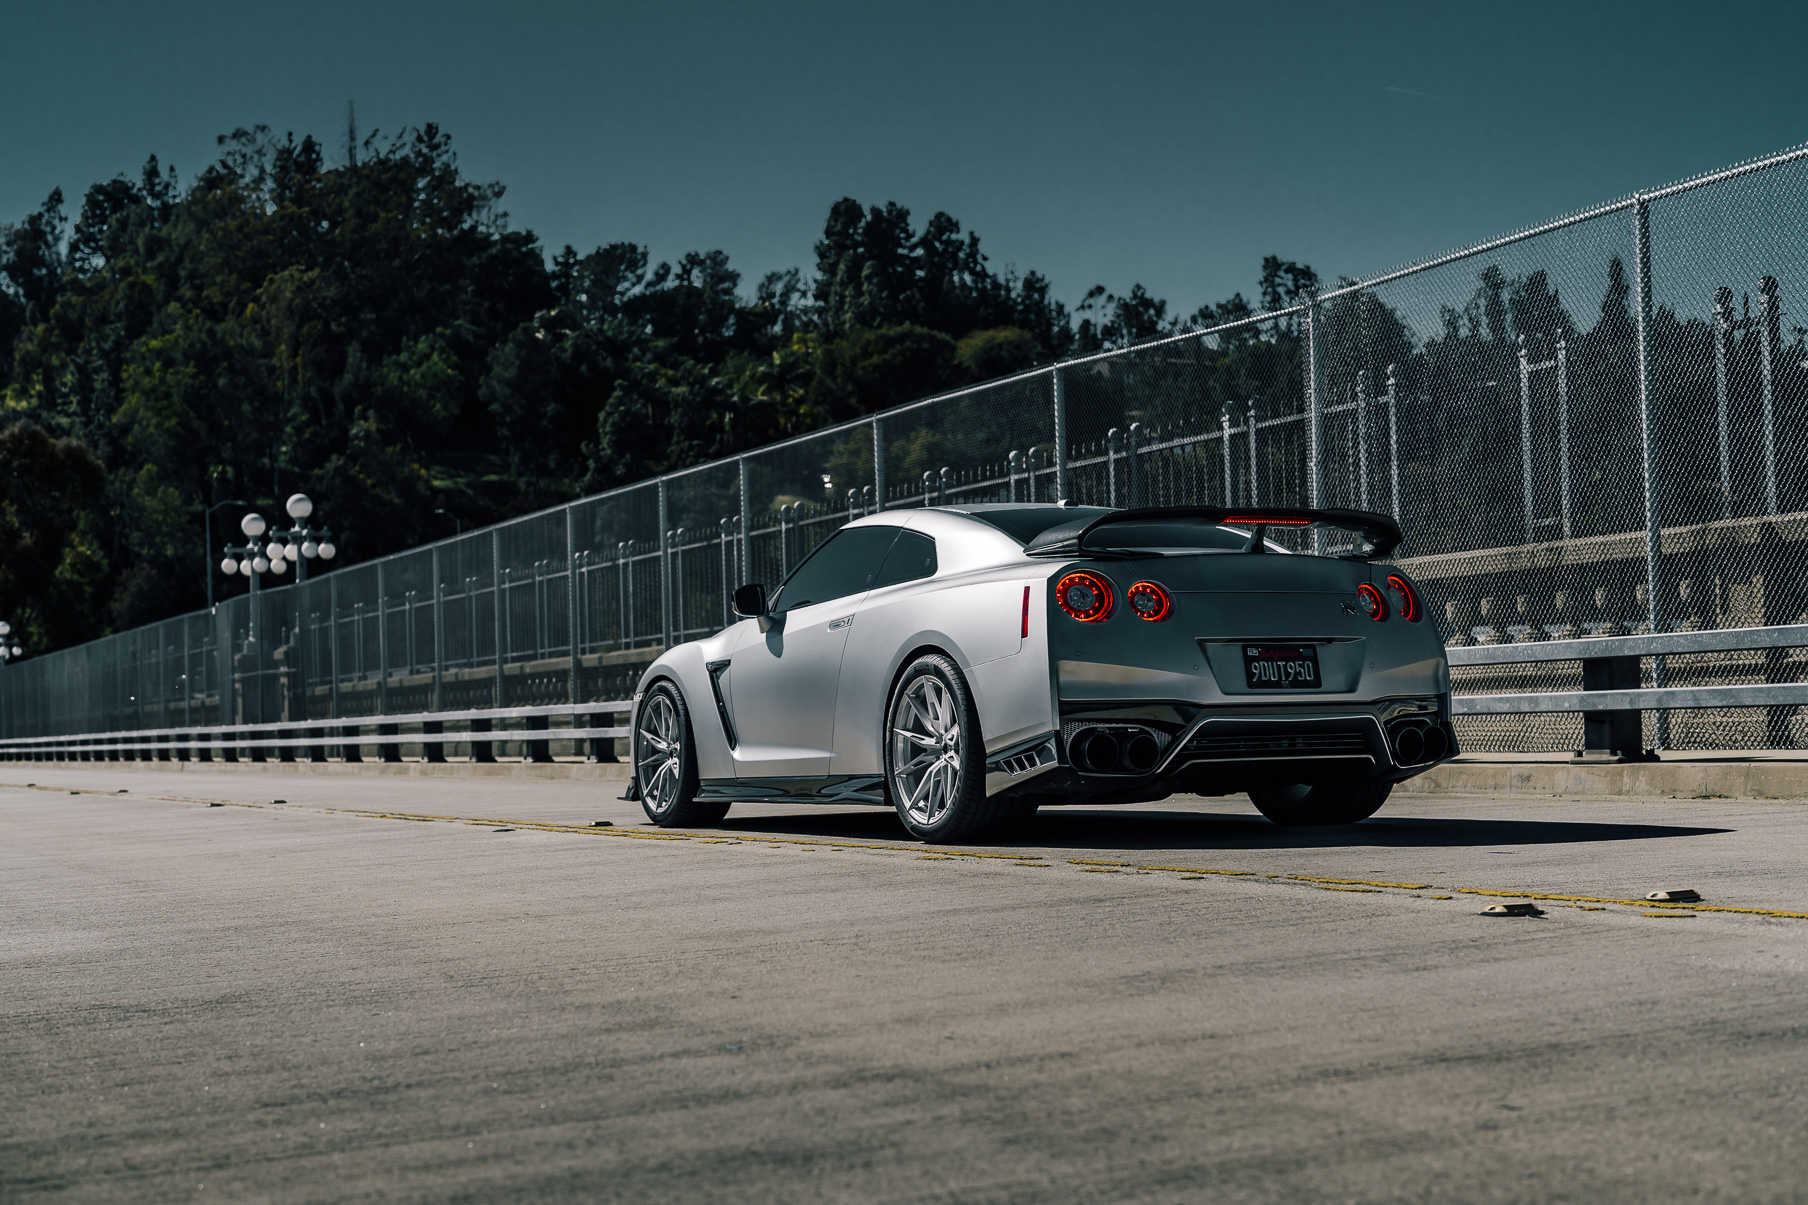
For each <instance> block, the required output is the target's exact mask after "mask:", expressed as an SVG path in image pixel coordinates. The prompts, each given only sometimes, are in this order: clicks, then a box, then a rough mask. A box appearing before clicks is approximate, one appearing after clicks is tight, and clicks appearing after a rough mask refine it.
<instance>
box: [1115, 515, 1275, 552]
mask: <svg viewBox="0 0 1808 1205" xmlns="http://www.w3.org/2000/svg"><path fill="white" fill-rule="evenodd" d="M1270 530H1271V531H1272V529H1270ZM1248 544H1249V533H1248V532H1247V531H1237V530H1236V529H1234V528H1230V527H1223V526H1220V525H1219V524H1217V523H1208V522H1205V521H1204V520H1195V521H1189V520H1186V519H1150V520H1147V521H1144V522H1132V523H1107V524H1105V526H1103V527H1101V528H1099V529H1098V530H1096V531H1094V532H1092V533H1091V534H1090V535H1088V536H1087V537H1086V541H1085V545H1084V546H1085V547H1086V548H1087V549H1093V550H1101V551H1102V550H1106V549H1109V550H1111V551H1113V552H1199V551H1202V550H1203V551H1212V552H1240V551H1242V550H1243V549H1244V548H1245V547H1247V546H1248Z"/></svg>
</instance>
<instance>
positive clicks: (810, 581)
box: [772, 527, 898, 611]
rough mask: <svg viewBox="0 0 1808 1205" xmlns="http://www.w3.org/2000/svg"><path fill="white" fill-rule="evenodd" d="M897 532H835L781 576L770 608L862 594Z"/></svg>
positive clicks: (782, 608)
mask: <svg viewBox="0 0 1808 1205" xmlns="http://www.w3.org/2000/svg"><path fill="white" fill-rule="evenodd" d="M897 534H898V529H897V528H896V527H852V528H843V529H842V530H840V531H838V532H836V533H835V534H834V535H832V536H830V537H829V538H828V539H826V540H824V541H823V542H822V543H821V544H819V545H817V547H816V551H815V552H812V553H811V554H810V555H809V556H807V557H805V558H804V563H803V564H801V565H799V566H798V567H797V568H796V569H795V570H793V571H792V573H791V576H790V577H788V578H786V579H785V584H784V585H783V586H781V587H779V592H778V594H777V596H776V597H774V598H773V600H772V609H773V610H774V611H789V610H792V609H793V608H796V607H806V606H809V605H810V604H811V603H824V602H831V601H833V600H835V599H837V598H846V597H847V596H848V595H850V594H864V593H865V592H866V591H867V590H868V589H869V588H870V587H871V586H872V584H873V578H874V576H875V575H877V574H878V572H879V566H880V565H881V564H883V563H884V561H885V553H886V551H887V550H888V549H889V548H890V547H891V542H892V540H893V539H894V538H896V536H897Z"/></svg>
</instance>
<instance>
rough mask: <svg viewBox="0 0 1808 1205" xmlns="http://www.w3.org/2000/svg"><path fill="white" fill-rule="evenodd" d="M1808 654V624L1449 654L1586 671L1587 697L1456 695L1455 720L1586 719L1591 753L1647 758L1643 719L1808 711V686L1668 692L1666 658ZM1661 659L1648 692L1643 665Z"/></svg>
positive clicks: (1457, 660) (1460, 663) (1454, 659)
mask: <svg viewBox="0 0 1808 1205" xmlns="http://www.w3.org/2000/svg"><path fill="white" fill-rule="evenodd" d="M1802 647H1808V624H1787V625H1781V626H1776V627H1762V628H1720V629H1707V630H1703V631H1693V632H1659V633H1653V634H1649V635H1642V636H1586V637H1582V638H1580V639H1573V640H1539V641H1531V642H1528V643H1524V644H1486V645H1474V646H1466V647H1460V648H1453V649H1448V650H1446V654H1445V655H1446V656H1447V657H1448V658H1449V661H1450V665H1451V668H1453V669H1456V668H1463V667H1470V666H1493V665H1528V664H1538V663H1548V662H1553V661H1580V662H1581V663H1582V681H1583V686H1584V689H1582V690H1558V691H1540V692H1537V693H1520V694H1492V695H1457V696H1455V697H1453V698H1452V699H1451V700H1450V710H1451V713H1452V714H1453V715H1459V716H1464V715H1470V716H1481V715H1531V714H1540V713H1549V712H1581V713H1582V716H1583V732H1584V749H1583V751H1584V752H1585V753H1605V754H1612V755H1615V756H1622V757H1630V756H1644V755H1645V754H1644V751H1643V750H1641V749H1640V748H1639V746H1640V745H1641V744H1642V741H1643V735H1642V734H1643V725H1642V723H1641V718H1640V713H1641V712H1645V711H1655V712H1659V713H1662V712H1665V711H1681V710H1686V709H1689V708H1698V707H1802V706H1808V682H1754V683H1746V684H1740V685H1731V686H1664V685H1662V683H1663V677H1664V675H1663V662H1662V660H1661V659H1662V658H1663V657H1666V656H1677V655H1689V654H1699V653H1735V652H1749V651H1754V650H1766V649H1785V648H1802ZM1644 657H1653V658H1658V659H1659V660H1658V661H1657V664H1656V670H1655V672H1654V674H1653V677H1654V678H1655V680H1656V683H1657V684H1656V685H1653V686H1645V685H1643V679H1642V674H1641V667H1640V664H1639V663H1640V660H1641V658H1644Z"/></svg>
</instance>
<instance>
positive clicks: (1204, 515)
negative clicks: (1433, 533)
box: [1023, 506, 1404, 561]
mask: <svg viewBox="0 0 1808 1205" xmlns="http://www.w3.org/2000/svg"><path fill="white" fill-rule="evenodd" d="M1176 519H1178V520H1188V519H1191V520H1197V521H1198V522H1200V523H1204V524H1210V525H1214V526H1223V527H1247V528H1249V529H1250V540H1249V545H1248V547H1247V549H1246V551H1249V552H1265V551H1267V548H1266V546H1265V544H1264V543H1263V541H1264V540H1265V538H1266V537H1267V534H1268V533H1267V529H1268V528H1270V527H1286V528H1305V527H1335V528H1338V529H1340V530H1343V531H1350V532H1355V533H1356V535H1357V536H1358V545H1357V548H1356V550H1355V551H1354V552H1352V553H1346V554H1344V555H1345V558H1346V559H1349V560H1358V561H1372V560H1376V559H1379V558H1381V557H1384V556H1386V555H1387V554H1388V553H1390V552H1392V551H1393V550H1394V549H1396V548H1398V547H1399V546H1400V541H1401V540H1402V539H1403V538H1404V537H1403V536H1402V535H1401V534H1400V525H1399V524H1398V523H1396V522H1394V520H1393V519H1392V518H1391V517H1389V516H1387V515H1383V514H1378V513H1376V512H1375V511H1372V510H1307V509H1304V508H1301V507H1290V506H1141V507H1134V508H1132V509H1130V510H1114V511H1112V512H1111V513H1110V514H1108V515H1102V516H1100V517H1098V518H1096V519H1074V520H1072V521H1071V522H1067V523H1062V524H1059V525H1057V526H1055V527H1051V528H1049V529H1048V530H1047V531H1045V532H1043V533H1042V534H1041V535H1039V536H1037V537H1036V538H1035V539H1033V540H1031V541H1030V542H1029V543H1028V544H1027V545H1025V546H1024V549H1023V551H1024V552H1025V553H1026V554H1028V555H1030V556H1047V557H1060V556H1089V555H1097V554H1098V553H1099V552H1102V551H1103V552H1106V553H1107V555H1109V550H1103V549H1091V548H1087V547H1086V537H1087V536H1089V535H1091V534H1092V533H1093V532H1095V531H1097V530H1098V529H1099V528H1101V527H1105V526H1108V525H1110V524H1113V523H1138V522H1147V521H1155V522H1161V521H1164V520H1165V521H1173V520H1176Z"/></svg>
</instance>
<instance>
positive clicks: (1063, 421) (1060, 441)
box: [1049, 366, 1067, 502]
mask: <svg viewBox="0 0 1808 1205" xmlns="http://www.w3.org/2000/svg"><path fill="white" fill-rule="evenodd" d="M1049 371H1050V373H1051V374H1052V375H1053V376H1054V378H1055V501H1057V502H1064V501H1066V500H1067V382H1066V378H1065V377H1064V376H1063V375H1062V373H1061V369H1060V367H1059V366H1056V367H1055V368H1052V369H1050V370H1049Z"/></svg>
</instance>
